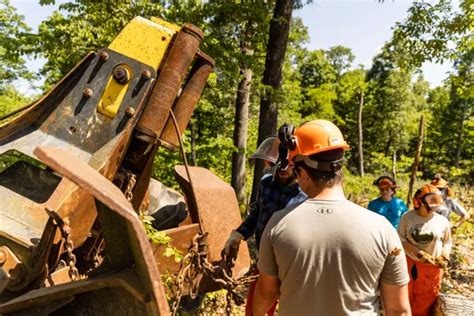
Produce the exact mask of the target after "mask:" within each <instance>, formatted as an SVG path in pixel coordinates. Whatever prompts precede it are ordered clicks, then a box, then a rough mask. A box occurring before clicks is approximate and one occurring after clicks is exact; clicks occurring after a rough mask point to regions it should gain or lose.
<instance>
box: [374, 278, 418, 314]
mask: <svg viewBox="0 0 474 316" xmlns="http://www.w3.org/2000/svg"><path fill="white" fill-rule="evenodd" d="M380 292H381V296H382V302H383V308H384V315H386V316H392V315H404V316H405V315H406V316H409V315H411V310H410V301H409V299H408V285H407V284H405V285H396V284H389V283H384V282H380Z"/></svg>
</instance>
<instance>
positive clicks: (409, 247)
mask: <svg viewBox="0 0 474 316" xmlns="http://www.w3.org/2000/svg"><path fill="white" fill-rule="evenodd" d="M402 245H403V249H404V250H405V252H407V253H410V254H412V255H414V256H416V257H418V256H419V254H420V249H418V248H416V247H415V246H414V245H413V244H412V243H411V242H409V241H408V240H405V241H402Z"/></svg>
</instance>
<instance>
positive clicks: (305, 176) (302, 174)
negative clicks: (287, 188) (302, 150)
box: [298, 168, 309, 182]
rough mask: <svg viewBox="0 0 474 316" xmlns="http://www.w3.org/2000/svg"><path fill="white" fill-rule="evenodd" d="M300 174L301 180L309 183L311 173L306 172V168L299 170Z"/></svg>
mask: <svg viewBox="0 0 474 316" xmlns="http://www.w3.org/2000/svg"><path fill="white" fill-rule="evenodd" d="M298 173H299V178H300V179H301V180H303V181H305V182H306V181H308V180H309V179H308V178H309V173H308V171H306V169H305V168H298Z"/></svg>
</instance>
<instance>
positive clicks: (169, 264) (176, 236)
mask: <svg viewBox="0 0 474 316" xmlns="http://www.w3.org/2000/svg"><path fill="white" fill-rule="evenodd" d="M199 231H200V230H199V224H191V225H186V226H181V227H177V228H172V229H167V230H165V231H164V232H165V233H166V235H167V236H169V237H171V239H172V242H171V245H172V246H173V247H175V248H176V249H177V250H179V251H181V253H182V254H183V255H184V254H186V252H187V251H188V249H189V246H191V243H192V241H193V237H194V236H196V235H197V234H198V233H199ZM151 246H152V247H153V252H154V254H155V258H156V262H157V264H158V267H159V269H160V271H161V272H162V273H167V274H170V275H172V274H173V273H177V272H178V271H179V267H180V263H179V262H176V261H175V259H174V256H171V257H166V256H164V255H163V253H164V251H165V249H166V247H165V246H164V245H159V244H152V245H151Z"/></svg>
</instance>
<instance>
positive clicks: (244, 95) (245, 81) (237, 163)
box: [231, 47, 253, 203]
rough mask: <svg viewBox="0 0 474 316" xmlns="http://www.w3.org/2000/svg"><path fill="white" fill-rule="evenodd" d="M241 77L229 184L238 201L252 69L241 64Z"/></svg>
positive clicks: (241, 194) (244, 50)
mask: <svg viewBox="0 0 474 316" xmlns="http://www.w3.org/2000/svg"><path fill="white" fill-rule="evenodd" d="M242 53H243V55H247V56H248V55H251V54H252V51H251V50H250V49H248V48H247V47H243V48H242ZM240 75H241V76H242V79H241V80H240V82H239V86H238V89H237V96H236V101H235V119H234V146H235V150H234V152H233V153H232V179H231V185H232V187H233V188H234V190H235V194H236V195H237V199H238V201H239V202H240V203H243V202H244V200H245V161H246V158H245V152H246V148H247V132H248V118H249V103H250V85H251V81H252V75H253V72H252V69H250V68H249V67H247V66H245V65H242V66H241V68H240Z"/></svg>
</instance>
